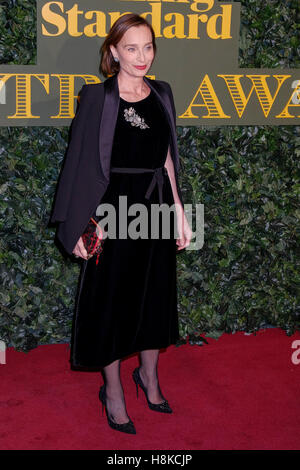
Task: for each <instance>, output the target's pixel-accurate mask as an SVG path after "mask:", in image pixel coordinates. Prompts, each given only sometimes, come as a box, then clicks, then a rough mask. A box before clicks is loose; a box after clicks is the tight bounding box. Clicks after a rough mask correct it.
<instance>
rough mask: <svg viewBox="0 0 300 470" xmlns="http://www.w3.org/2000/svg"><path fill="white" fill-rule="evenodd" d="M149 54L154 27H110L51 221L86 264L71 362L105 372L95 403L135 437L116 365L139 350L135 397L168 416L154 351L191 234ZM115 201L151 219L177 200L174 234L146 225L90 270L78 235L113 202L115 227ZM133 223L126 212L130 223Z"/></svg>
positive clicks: (169, 335) (162, 341)
mask: <svg viewBox="0 0 300 470" xmlns="http://www.w3.org/2000/svg"><path fill="white" fill-rule="evenodd" d="M155 52H156V45H155V34H154V31H153V29H152V27H151V25H150V24H149V23H148V22H147V21H146V20H145V19H144V18H142V17H140V16H139V15H137V14H133V13H130V14H125V15H123V16H121V17H120V18H119V19H118V20H117V21H116V22H115V23H114V24H113V26H112V27H111V29H110V31H109V33H108V35H107V37H106V39H105V41H104V43H103V45H102V47H101V53H102V56H101V70H102V73H103V75H104V76H105V77H107V76H108V75H112V76H111V77H110V78H107V80H105V82H103V83H101V84H93V85H84V86H83V88H82V90H81V94H80V96H81V98H80V105H79V110H77V112H76V116H75V118H74V120H73V123H72V137H71V141H70V146H69V149H68V153H67V157H66V163H65V166H64V168H63V171H62V175H61V180H60V184H59V188H58V192H57V199H56V204H55V209H54V215H53V217H52V221H59V222H60V226H59V229H58V236H59V239H60V241H61V242H62V244H63V246H64V247H65V249H66V251H67V252H68V253H73V254H74V255H75V256H76V257H81V258H83V259H84V261H83V265H82V272H81V281H80V286H79V295H78V299H77V307H76V313H75V321H74V323H73V338H72V345H71V346H72V347H71V362H72V364H73V366H74V367H89V368H90V367H96V368H101V369H102V370H103V372H104V385H103V386H102V387H101V388H100V392H99V398H100V400H101V401H102V404H103V406H105V410H106V415H107V419H108V423H109V425H110V426H111V427H112V428H113V429H116V430H118V431H122V432H127V433H134V434H135V433H136V430H135V427H134V424H133V422H132V420H131V419H130V418H129V416H128V414H127V411H126V406H125V399H124V393H123V388H122V384H121V381H120V360H121V359H122V358H124V357H126V356H128V355H129V354H132V353H134V352H140V355H141V366H140V367H139V368H136V369H135V370H134V371H133V380H134V382H135V384H136V387H137V391H138V386H140V387H141V389H142V390H143V391H144V393H145V396H146V399H147V403H148V406H149V408H150V409H151V410H154V411H159V412H163V413H170V412H172V409H171V407H170V406H169V404H168V402H167V400H166V399H165V398H164V396H163V395H162V393H161V390H160V387H159V383H158V376H157V362H158V356H159V350H160V349H161V348H164V347H167V346H169V345H170V344H175V343H176V342H177V340H178V339H179V330H178V316H177V287H176V251H178V250H182V249H184V248H185V247H186V246H188V244H189V243H190V240H191V233H192V232H191V229H190V227H189V225H188V222H187V219H186V217H185V214H184V210H183V201H182V196H181V192H180V188H179V186H178V167H179V157H178V150H177V144H176V137H175V129H176V116H175V107H174V102H173V96H172V92H171V88H170V86H169V84H168V83H166V82H163V81H158V80H157V81H156V80H155V81H152V80H150V79H148V78H146V77H145V75H146V74H147V73H148V71H149V69H150V67H151V65H152V62H153V60H154V57H155ZM99 152H100V158H99ZM99 162H100V165H99ZM174 163H175V165H174ZM141 170H142V171H141ZM120 195H122V196H126V197H127V207H130V205H131V204H135V203H142V204H144V205H145V206H146V207H147V209H148V214H150V213H151V206H152V204H160V203H164V204H167V205H168V206H169V207H170V206H172V204H174V203H175V204H176V217H175V216H174V217H175V225H176V223H177V233H179V238H178V239H177V240H176V238H175V236H174V232H173V231H172V230H171V233H170V237H169V238H162V236H161V232H159V237H158V238H156V239H151V232H150V230H151V220H150V219H149V222H150V223H149V224H148V230H149V231H148V232H147V233H148V234H149V233H150V235H149V238H124V239H122V238H121V237H120V238H118V236H117V237H116V238H115V239H114V238H110V237H109V236H108V237H107V238H106V239H105V241H104V245H103V252H102V253H101V255H100V258H99V264H96V263H95V258H94V257H92V258H90V259H88V257H87V252H86V250H85V248H84V245H83V241H82V237H81V236H79V235H80V234H82V233H83V229H84V228H85V226H86V225H87V222H88V220H89V218H90V216H91V215H92V214H93V213H95V209H96V207H98V204H99V202H101V204H104V203H109V204H112V205H113V207H115V208H116V215H117V217H116V220H117V221H118V220H119V212H118V211H119V206H118V204H119V196H120ZM101 204H100V205H101ZM97 213H99V212H97ZM171 215H172V214H171ZM131 220H132V218H131V217H130V216H128V224H129V222H130V221H131ZM171 221H172V222H173V223H174V219H172V217H171ZM173 226H174V224H173ZM116 233H117V234H118V230H116ZM172 235H173V237H172ZM76 241H77V242H76ZM75 242H76V243H75ZM176 245H177V246H176Z"/></svg>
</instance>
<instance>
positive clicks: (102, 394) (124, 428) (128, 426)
mask: <svg viewBox="0 0 300 470" xmlns="http://www.w3.org/2000/svg"><path fill="white" fill-rule="evenodd" d="M99 399H100V401H101V402H102V415H103V408H104V407H105V411H106V416H107V421H108V424H109V425H110V427H111V428H112V429H115V430H116V431H121V432H127V433H128V434H136V430H135V427H134V424H133V422H132V421H131V419H129V421H127V423H122V424H118V423H115V422H114V421H112V420H111V418H110V417H109V414H108V411H107V406H106V387H105V384H104V385H102V387H101V388H100V390H99Z"/></svg>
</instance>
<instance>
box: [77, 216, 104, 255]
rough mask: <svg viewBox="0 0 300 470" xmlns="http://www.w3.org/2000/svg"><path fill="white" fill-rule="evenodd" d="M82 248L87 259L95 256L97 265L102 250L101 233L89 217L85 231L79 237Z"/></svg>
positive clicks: (98, 226)
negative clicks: (86, 254)
mask: <svg viewBox="0 0 300 470" xmlns="http://www.w3.org/2000/svg"><path fill="white" fill-rule="evenodd" d="M81 237H82V241H83V244H84V247H85V249H86V251H87V253H88V258H92V256H94V255H97V258H96V264H98V261H99V256H100V253H101V252H102V250H103V243H104V239H103V231H102V228H101V227H100V225H99V224H98V222H97V221H96V219H95V217H91V218H90V220H89V223H88V224H87V226H86V229H85V231H84V232H83V234H82V235H81Z"/></svg>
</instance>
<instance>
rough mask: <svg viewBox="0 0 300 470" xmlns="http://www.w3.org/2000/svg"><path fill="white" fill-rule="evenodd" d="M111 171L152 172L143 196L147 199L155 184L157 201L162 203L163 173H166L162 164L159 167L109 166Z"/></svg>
mask: <svg viewBox="0 0 300 470" xmlns="http://www.w3.org/2000/svg"><path fill="white" fill-rule="evenodd" d="M110 171H111V172H113V173H150V172H152V173H153V178H152V180H151V182H150V185H149V187H148V189H147V192H146V194H145V198H146V199H149V197H150V195H151V193H152V191H153V189H154V186H155V184H157V186H158V196H159V203H160V204H162V202H163V197H162V188H163V184H164V174H165V175H167V174H168V172H167V169H166V168H165V167H164V166H161V167H159V168H122V167H121V168H118V167H115V166H114V167H111V169H110Z"/></svg>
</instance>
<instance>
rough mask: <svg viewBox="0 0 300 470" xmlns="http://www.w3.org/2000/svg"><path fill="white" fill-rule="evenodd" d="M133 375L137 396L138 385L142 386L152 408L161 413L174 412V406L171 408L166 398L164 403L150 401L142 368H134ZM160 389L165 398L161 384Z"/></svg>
mask: <svg viewBox="0 0 300 470" xmlns="http://www.w3.org/2000/svg"><path fill="white" fill-rule="evenodd" d="M132 377H133V380H134V382H135V385H136V396H137V397H138V386H140V387H141V389H142V390H143V392H144V394H145V396H146V399H147V403H148V406H149V408H150V410H153V411H160V412H161V413H172V412H173V410H172V408H170V405H169V403H168V402H167V400H166V399H165V401H163V402H162V403H151V401H149V398H148V393H147V390H146V387H145V385H144V384H143V381H142V379H141V376H140V368H139V367H137V368H136V369H134V371H133V373H132ZM158 390H159V393H160V394H161V396H162V397H163V398H164V396H163V394H162V393H161V390H160V386H159V384H158Z"/></svg>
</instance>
